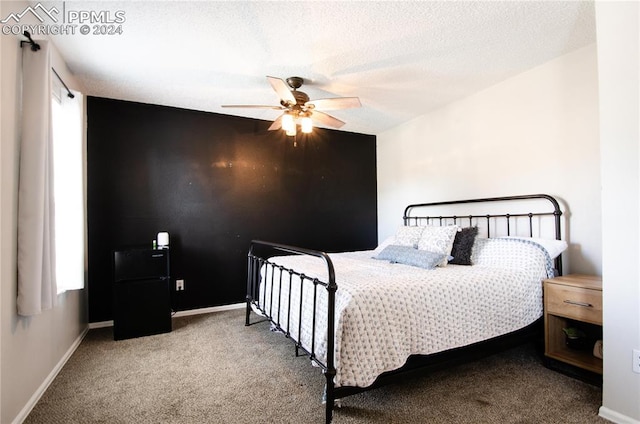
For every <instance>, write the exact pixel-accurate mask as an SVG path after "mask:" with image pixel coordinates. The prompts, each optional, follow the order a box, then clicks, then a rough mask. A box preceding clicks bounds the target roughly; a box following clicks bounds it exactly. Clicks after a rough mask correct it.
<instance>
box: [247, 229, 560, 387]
mask: <svg viewBox="0 0 640 424" xmlns="http://www.w3.org/2000/svg"><path fill="white" fill-rule="evenodd" d="M372 255H373V251H364V252H348V253H338V254H331V255H330V257H331V260H332V261H333V264H334V267H335V275H336V282H337V284H338V291H337V292H336V313H335V316H336V328H335V346H336V347H335V366H336V369H337V374H336V376H335V380H334V381H335V384H336V387H340V386H358V387H367V386H369V385H371V384H372V383H373V382H374V381H375V379H376V378H377V377H378V376H379V375H380V374H382V373H383V372H385V371H390V370H394V369H397V368H399V367H401V366H402V365H404V363H405V362H406V360H407V358H408V357H409V356H410V355H413V354H431V353H436V352H440V351H444V350H448V349H452V348H456V347H460V346H464V345H469V344H472V343H475V342H478V341H482V340H486V339H489V338H492V337H496V336H500V335H503V334H506V333H509V332H512V331H515V330H518V329H521V328H523V327H526V326H527V325H529V324H531V323H533V322H534V321H535V320H536V319H538V318H539V317H540V316H541V315H542V284H541V281H542V280H543V279H544V278H546V277H547V276H548V275H549V274H548V273H549V270H550V259H549V257H548V254H546V252H545V251H544V250H543V249H541V248H540V246H538V245H536V244H535V243H531V242H527V241H522V240H516V239H490V240H489V239H487V240H486V241H483V240H478V241H477V242H476V248H475V250H474V256H473V260H474V265H473V266H461V265H448V266H446V267H444V268H436V269H435V270H424V269H421V268H416V267H413V266H408V265H402V264H397V263H394V264H391V263H389V262H386V261H380V260H376V259H372ZM273 260H274V261H275V262H277V263H278V264H281V265H283V266H285V267H287V268H292V269H295V270H296V271H298V272H303V273H304V274H305V275H307V276H311V277H316V278H319V279H320V280H322V281H327V271H326V265H325V264H324V262H323V261H322V260H321V259H318V258H315V257H309V256H286V257H278V258H274V259H273ZM264 277H266V278H264ZM288 278H289V273H288V272H285V273H283V284H280V283H278V282H279V281H280V280H279V275H278V271H276V275H275V279H273V281H275V283H274V284H273V286H274V287H273V295H270V292H271V281H272V276H271V273H269V274H268V275H266V276H264V275H263V279H262V287H261V290H260V300H259V302H260V304H261V306H262V307H263V308H264V309H265V310H266V311H267V312H270V315H271V316H272V317H273V319H274V321H276V322H277V323H278V324H279V325H280V326H281V327H282V328H283V329H284V330H285V332H287V331H288V332H290V333H291V335H292V336H293V337H294V338H296V339H297V340H300V341H301V343H302V344H303V346H304V347H305V348H306V349H307V350H309V351H311V350H312V341H311V338H312V337H311V334H312V325H313V324H312V322H313V317H312V315H313V303H314V295H313V289H312V285H311V284H309V282H308V281H307V283H308V284H305V285H304V288H303V300H304V302H303V303H304V307H303V312H302V323H301V325H300V329H301V330H300V331H299V330H298V328H299V326H298V324H299V321H300V317H299V315H300V314H299V312H298V306H292V307H291V310H290V312H287V310H288V308H287V304H288V300H289V297H291V302H292V305H298V304H299V300H298V299H299V298H300V289H299V279H298V278H297V277H295V275H294V277H293V285H292V289H291V293H289V285H288V281H289V280H288ZM296 282H297V284H296ZM265 289H266V290H265ZM280 292H282V293H280ZM316 303H317V307H316V326H317V327H316V334H315V342H314V343H313V350H314V351H315V354H316V356H317V358H318V359H319V360H320V361H321V362H322V363H326V334H327V333H326V314H327V310H326V309H327V293H326V290H325V289H324V288H323V287H318V290H317V299H316ZM278 305H280V308H279V307H278Z"/></svg>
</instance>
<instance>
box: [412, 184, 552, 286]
mask: <svg viewBox="0 0 640 424" xmlns="http://www.w3.org/2000/svg"><path fill="white" fill-rule="evenodd" d="M547 201H548V202H547ZM498 202H510V203H509V205H510V206H509V207H506V206H504V208H503V206H500V208H501V209H502V210H503V211H504V210H505V209H508V212H500V213H496V212H494V208H490V207H489V206H488V205H489V204H493V203H498ZM480 203H482V204H483V205H481V207H482V208H486V209H491V211H490V212H488V213H487V211H486V210H485V211H484V212H481V211H480V208H477V207H476V208H475V209H474V210H473V212H471V213H464V212H463V213H454V214H450V213H446V214H440V213H438V212H440V211H439V210H438V209H439V208H440V207H441V206H452V205H463V204H466V205H471V204H480ZM549 203H551V206H552V207H553V208H552V210H550V209H549ZM525 205H527V208H529V207H532V206H535V208H534V210H530V209H525ZM434 210H435V212H436V213H435V214H430V212H429V211H434ZM422 212H429V214H423V213H422ZM561 215H562V211H561V210H560V205H559V203H558V201H557V200H556V199H555V198H553V197H552V196H549V195H548V194H528V195H521V196H506V197H488V198H483V199H469V200H452V201H446V202H432V203H416V204H413V205H409V206H407V207H406V208H405V210H404V216H403V220H404V225H452V224H455V225H459V226H461V227H472V226H478V227H479V228H481V229H482V230H484V231H485V232H486V236H487V237H491V236H492V230H493V232H494V233H495V236H502V235H507V236H510V235H524V234H522V233H521V232H518V233H515V234H512V232H514V231H517V229H518V224H519V223H520V222H521V221H523V220H524V222H526V223H528V224H525V225H524V226H525V227H527V228H528V234H526V235H527V236H529V237H534V236H542V229H541V228H539V227H540V226H541V224H540V222H541V221H542V219H543V218H551V219H552V222H553V224H550V226H551V227H552V228H551V230H552V231H553V232H552V233H549V234H548V237H555V239H556V240H561V239H562V233H561V225H560V224H561V220H560V216H561ZM500 223H502V225H501V224H500ZM535 224H537V225H538V227H536V225H535ZM534 227H536V228H535V229H536V230H537V231H538V233H537V234H534ZM520 228H521V227H520ZM555 267H556V269H557V270H558V271H559V272H560V273H562V255H560V256H558V257H557V258H556V259H555Z"/></svg>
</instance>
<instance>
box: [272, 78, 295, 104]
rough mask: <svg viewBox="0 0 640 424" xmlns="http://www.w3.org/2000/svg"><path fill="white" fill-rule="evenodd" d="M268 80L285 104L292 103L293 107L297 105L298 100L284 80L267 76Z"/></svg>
mask: <svg viewBox="0 0 640 424" xmlns="http://www.w3.org/2000/svg"><path fill="white" fill-rule="evenodd" d="M267 80H269V84H271V87H273V89H274V90H275V92H276V93H278V97H280V100H282V101H283V102H284V103H290V104H292V105H295V104H296V98H295V97H293V94H292V93H291V90H290V89H289V86H288V85H287V83H286V82H284V80H283V79H281V78H276V77H269V76H267Z"/></svg>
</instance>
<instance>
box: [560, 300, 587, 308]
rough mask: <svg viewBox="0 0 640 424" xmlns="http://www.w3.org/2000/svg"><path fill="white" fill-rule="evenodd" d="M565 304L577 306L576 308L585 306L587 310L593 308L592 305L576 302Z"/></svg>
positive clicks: (566, 301)
mask: <svg viewBox="0 0 640 424" xmlns="http://www.w3.org/2000/svg"><path fill="white" fill-rule="evenodd" d="M564 303H568V304H569V305H575V306H584V307H585V308H593V305H592V304H591V303H586V302H576V301H575V300H565V301H564Z"/></svg>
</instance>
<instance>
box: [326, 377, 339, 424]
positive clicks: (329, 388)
mask: <svg viewBox="0 0 640 424" xmlns="http://www.w3.org/2000/svg"><path fill="white" fill-rule="evenodd" d="M334 376H335V372H333V373H330V372H325V377H326V378H327V385H326V386H325V414H326V415H325V422H326V424H331V420H332V419H333V408H334V406H335V402H336V398H335V393H334V383H333V377H334Z"/></svg>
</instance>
